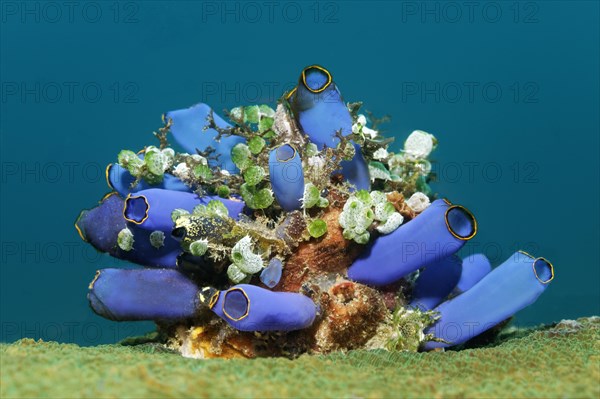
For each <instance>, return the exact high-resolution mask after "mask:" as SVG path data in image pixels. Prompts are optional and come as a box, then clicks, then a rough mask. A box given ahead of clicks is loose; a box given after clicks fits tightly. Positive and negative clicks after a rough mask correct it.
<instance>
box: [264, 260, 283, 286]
mask: <svg viewBox="0 0 600 399" xmlns="http://www.w3.org/2000/svg"><path fill="white" fill-rule="evenodd" d="M282 268H283V263H282V262H281V261H280V260H279V259H277V258H273V259H271V260H270V261H269V264H268V265H267V267H265V268H264V269H263V271H262V272H261V273H260V281H261V282H262V283H263V284H264V285H266V286H267V287H269V288H273V287H275V286H276V285H277V284H279V280H281V273H282V271H283V270H282Z"/></svg>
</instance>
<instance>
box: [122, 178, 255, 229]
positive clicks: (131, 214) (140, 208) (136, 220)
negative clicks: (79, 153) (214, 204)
mask: <svg viewBox="0 0 600 399" xmlns="http://www.w3.org/2000/svg"><path fill="white" fill-rule="evenodd" d="M211 200H217V201H220V202H221V203H223V204H224V205H225V207H226V208H227V210H228V211H229V216H230V217H231V218H233V219H236V220H237V219H238V218H239V215H240V213H242V211H243V210H244V202H242V201H238V200H228V199H223V198H220V197H217V196H204V197H198V196H197V195H196V194H194V193H186V192H182V191H171V190H162V189H158V188H152V189H149V190H143V191H139V192H137V193H133V194H129V195H128V196H127V198H126V199H125V205H124V207H123V217H124V218H125V220H127V221H128V222H130V223H132V224H135V225H137V226H139V227H140V228H143V229H145V230H149V231H155V230H160V231H163V232H165V234H166V233H169V234H170V232H171V230H172V229H173V220H172V218H171V214H172V213H173V210H175V209H184V210H186V211H188V212H191V211H192V210H193V209H194V207H196V206H198V205H207V204H208V203H209V202H210V201H211Z"/></svg>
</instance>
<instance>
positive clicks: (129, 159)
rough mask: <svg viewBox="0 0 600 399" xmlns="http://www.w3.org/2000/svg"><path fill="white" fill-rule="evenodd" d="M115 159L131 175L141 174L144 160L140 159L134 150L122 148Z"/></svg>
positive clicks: (137, 175)
mask: <svg viewBox="0 0 600 399" xmlns="http://www.w3.org/2000/svg"><path fill="white" fill-rule="evenodd" d="M117 161H118V163H119V165H120V166H122V167H123V168H125V169H127V171H128V172H129V173H130V174H131V175H132V176H134V177H139V176H140V175H141V173H142V170H143V169H142V168H143V166H144V161H142V160H141V159H140V158H139V157H138V156H137V154H136V153H135V152H133V151H129V150H122V151H121V152H119V155H118V156H117Z"/></svg>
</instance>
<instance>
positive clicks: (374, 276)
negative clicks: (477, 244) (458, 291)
mask: <svg viewBox="0 0 600 399" xmlns="http://www.w3.org/2000/svg"><path fill="white" fill-rule="evenodd" d="M476 233H477V221H476V220H475V217H474V216H473V214H471V212H469V211H468V210H467V209H466V208H464V207H462V206H460V205H450V203H448V202H447V201H445V200H436V201H434V202H433V203H432V204H431V205H430V206H429V207H428V208H427V209H425V210H424V211H423V212H422V213H421V214H420V215H418V216H417V217H416V218H414V219H413V220H411V221H410V222H408V223H406V224H405V225H402V226H400V227H399V228H398V229H396V230H395V231H394V232H393V233H391V234H388V235H382V236H380V237H378V238H376V239H375V240H374V241H373V242H372V243H371V244H370V245H369V247H368V248H367V249H366V250H365V251H363V252H362V253H361V255H360V256H359V258H358V259H357V260H356V261H355V262H354V263H353V264H352V266H350V268H349V269H348V277H349V278H350V279H352V280H354V281H357V282H359V283H363V284H369V285H374V286H381V285H386V284H390V283H393V282H395V281H397V280H399V279H401V278H402V277H404V276H406V275H408V274H410V273H412V272H414V271H416V270H417V269H419V268H421V267H424V266H426V265H428V264H430V263H432V262H435V261H439V260H441V259H444V258H446V257H448V256H450V255H452V254H454V253H456V252H457V251H458V250H459V249H460V248H462V247H463V245H464V244H465V242H466V241H468V240H470V239H471V238H473V237H474V236H475V234H476Z"/></svg>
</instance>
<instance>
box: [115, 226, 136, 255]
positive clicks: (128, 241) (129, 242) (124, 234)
mask: <svg viewBox="0 0 600 399" xmlns="http://www.w3.org/2000/svg"><path fill="white" fill-rule="evenodd" d="M133 241H134V240H133V233H132V232H131V230H129V229H128V228H127V227H125V228H124V229H123V230H121V231H119V234H118V235H117V245H118V246H119V248H121V249H122V250H123V251H131V250H132V249H133Z"/></svg>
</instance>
